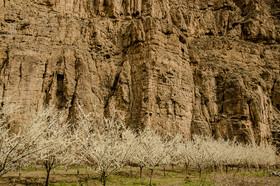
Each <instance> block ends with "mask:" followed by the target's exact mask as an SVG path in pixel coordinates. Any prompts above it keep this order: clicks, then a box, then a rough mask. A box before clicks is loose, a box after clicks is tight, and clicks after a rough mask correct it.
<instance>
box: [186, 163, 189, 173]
mask: <svg viewBox="0 0 280 186" xmlns="http://www.w3.org/2000/svg"><path fill="white" fill-rule="evenodd" d="M188 167H189V165H188V164H187V163H185V170H186V175H188Z"/></svg>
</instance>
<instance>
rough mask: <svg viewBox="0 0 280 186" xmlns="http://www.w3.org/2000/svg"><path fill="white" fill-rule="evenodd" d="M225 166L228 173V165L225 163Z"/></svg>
mask: <svg viewBox="0 0 280 186" xmlns="http://www.w3.org/2000/svg"><path fill="white" fill-rule="evenodd" d="M225 166H226V174H227V173H228V165H225Z"/></svg>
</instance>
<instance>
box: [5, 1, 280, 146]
mask: <svg viewBox="0 0 280 186" xmlns="http://www.w3.org/2000/svg"><path fill="white" fill-rule="evenodd" d="M0 10H1V11H0V67H1V68H0V70H1V71H0V96H1V97H2V98H4V97H9V96H13V100H14V101H15V102H18V103H19V104H20V105H22V106H23V107H24V112H23V113H21V115H20V118H21V119H22V120H28V119H29V116H30V115H29V113H32V112H34V111H36V110H37V109H38V108H40V107H42V106H46V105H50V104H51V105H52V104H54V105H56V107H57V108H59V109H67V110H68V112H69V116H73V115H75V114H76V112H77V104H80V105H82V106H83V107H84V108H85V109H86V110H87V111H92V110H93V109H95V110H96V111H98V112H99V114H100V116H101V117H103V116H109V115H112V114H113V112H114V110H119V111H120V113H119V114H121V115H123V116H125V119H126V122H127V124H128V125H130V126H132V127H134V128H135V129H141V128H143V127H145V126H151V127H152V128H154V129H156V130H158V131H159V133H166V132H167V131H170V132H172V133H182V134H184V135H185V136H186V137H190V136H191V134H192V133H197V134H208V135H211V134H213V135H214V136H216V137H217V138H218V137H223V138H230V139H233V138H236V139H238V140H239V141H245V142H248V141H251V142H257V143H259V142H261V141H271V140H272V138H273V136H272V134H273V135H274V136H277V135H279V132H277V130H278V129H277V128H279V125H280V123H279V118H280V112H279V110H280V77H279V64H280V44H279V43H280V24H279V21H280V20H279V10H280V1H279V0H246V1H243V0H124V1H121V0H0Z"/></svg>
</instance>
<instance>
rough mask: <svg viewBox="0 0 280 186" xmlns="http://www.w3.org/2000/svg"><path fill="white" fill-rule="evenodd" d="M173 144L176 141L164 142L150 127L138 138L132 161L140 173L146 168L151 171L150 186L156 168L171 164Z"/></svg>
mask: <svg viewBox="0 0 280 186" xmlns="http://www.w3.org/2000/svg"><path fill="white" fill-rule="evenodd" d="M173 143H174V139H171V140H167V139H165V140H164V139H163V138H161V137H160V136H159V135H157V134H155V132H154V131H152V130H151V129H150V128H148V127H147V128H145V129H144V131H142V132H141V133H140V134H139V136H138V137H137V145H136V148H137V151H136V153H135V155H134V158H132V160H131V161H133V162H134V163H135V164H138V165H139V167H140V172H141V170H142V168H143V167H144V166H145V167H148V168H149V169H150V185H151V184H152V177H153V172H154V169H155V167H157V166H159V165H161V164H162V163H163V162H164V161H165V162H169V159H168V158H170V153H171V151H172V145H173ZM143 165H144V166H143Z"/></svg>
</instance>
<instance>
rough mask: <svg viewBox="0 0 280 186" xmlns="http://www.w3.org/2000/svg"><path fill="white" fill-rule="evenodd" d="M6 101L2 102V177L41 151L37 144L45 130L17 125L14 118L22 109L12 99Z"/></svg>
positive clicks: (0, 165)
mask: <svg viewBox="0 0 280 186" xmlns="http://www.w3.org/2000/svg"><path fill="white" fill-rule="evenodd" d="M4 101H5V103H4ZM4 101H3V100H2V101H1V102H0V103H1V109H0V177H1V176H3V175H4V174H6V173H7V172H9V171H11V170H14V169H16V168H17V167H19V166H21V165H22V163H24V162H28V160H29V158H30V156H31V155H33V154H34V153H36V152H38V151H39V150H40V149H38V146H37V145H36V144H37V143H38V138H39V136H40V135H41V134H42V130H43V128H39V129H40V130H37V129H38V126H37V124H36V123H32V122H31V123H17V122H16V121H15V120H14V118H15V117H14V116H15V114H16V113H18V112H19V111H20V110H21V109H20V107H19V106H18V105H17V104H15V103H11V101H10V99H6V100H4ZM19 168H20V167H19Z"/></svg>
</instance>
